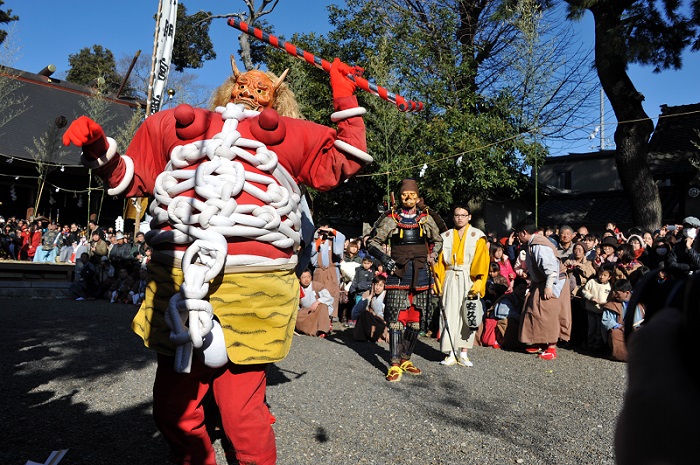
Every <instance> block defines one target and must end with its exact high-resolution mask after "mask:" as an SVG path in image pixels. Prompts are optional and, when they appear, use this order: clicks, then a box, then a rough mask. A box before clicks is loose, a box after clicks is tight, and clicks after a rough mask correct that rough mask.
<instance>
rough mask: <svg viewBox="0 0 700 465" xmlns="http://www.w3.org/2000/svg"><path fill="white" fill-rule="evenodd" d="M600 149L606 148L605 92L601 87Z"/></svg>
mask: <svg viewBox="0 0 700 465" xmlns="http://www.w3.org/2000/svg"><path fill="white" fill-rule="evenodd" d="M600 150H601V151H603V150H605V93H604V92H603V88H602V87H601V88H600Z"/></svg>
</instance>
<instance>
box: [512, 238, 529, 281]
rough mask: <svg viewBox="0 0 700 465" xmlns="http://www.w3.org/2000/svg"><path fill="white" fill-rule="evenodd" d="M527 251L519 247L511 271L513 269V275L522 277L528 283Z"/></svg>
mask: <svg viewBox="0 0 700 465" xmlns="http://www.w3.org/2000/svg"><path fill="white" fill-rule="evenodd" d="M526 260H527V252H526V251H525V248H524V247H523V248H521V249H520V250H519V251H518V256H517V258H516V259H515V266H513V271H515V275H516V276H517V277H518V278H523V279H525V280H527V282H528V284H529V283H530V277H529V276H528V274H527V261H526Z"/></svg>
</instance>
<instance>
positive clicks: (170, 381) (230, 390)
mask: <svg viewBox="0 0 700 465" xmlns="http://www.w3.org/2000/svg"><path fill="white" fill-rule="evenodd" d="M210 383H211V385H212V387H213V390H214V397H215V398H216V402H217V404H218V406H219V409H220V411H221V420H222V423H223V426H224V431H225V432H226V435H227V436H228V438H229V439H230V440H231V442H232V443H233V446H234V448H235V449H236V456H237V458H238V460H239V462H240V463H241V465H245V464H249V463H255V464H257V465H271V464H274V463H275V461H276V458H277V451H276V448H275V435H274V432H273V431H272V426H271V425H270V416H269V410H268V408H267V406H266V405H265V403H264V399H265V388H266V373H265V365H252V366H241V365H234V364H232V363H228V364H227V365H226V366H225V367H224V368H218V369H212V368H209V367H207V366H205V365H204V364H203V363H202V362H201V361H200V360H199V359H198V358H197V357H194V358H193V360H192V370H191V373H188V374H181V373H176V372H175V370H174V369H173V359H172V358H171V357H166V356H164V355H160V354H159V355H158V369H157V371H156V381H155V384H154V386H153V416H154V418H155V421H156V425H157V426H158V429H159V430H160V431H161V433H163V436H164V437H165V438H166V440H167V441H168V443H169V444H170V446H171V449H172V452H173V455H174V457H173V459H174V461H175V463H177V464H181V465H216V454H215V452H214V449H213V448H212V445H211V441H210V439H209V435H208V433H207V431H206V427H205V424H204V409H203V408H202V405H201V402H202V398H203V397H204V395H205V394H206V393H207V391H208V390H209V385H210Z"/></svg>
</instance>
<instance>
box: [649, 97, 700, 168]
mask: <svg viewBox="0 0 700 465" xmlns="http://www.w3.org/2000/svg"><path fill="white" fill-rule="evenodd" d="M698 130H700V103H694V104H690V105H679V106H673V107H669V106H667V105H662V106H661V115H660V117H659V121H658V123H657V124H656V128H655V129H654V134H653V135H652V137H651V140H650V141H649V155H648V161H649V167H650V168H651V170H652V172H653V173H654V176H655V177H656V178H662V177H674V176H681V177H690V178H692V177H693V176H694V175H696V174H697V173H698V170H697V168H695V167H694V166H693V165H692V164H691V163H690V161H689V159H690V157H692V156H695V157H697V158H700V149H698V148H697V147H696V146H694V145H693V143H692V142H693V141H694V142H695V143H697V144H700V135H698V133H697V131H698Z"/></svg>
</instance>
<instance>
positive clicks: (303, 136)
mask: <svg viewBox="0 0 700 465" xmlns="http://www.w3.org/2000/svg"><path fill="white" fill-rule="evenodd" d="M333 106H334V108H335V110H336V111H340V110H345V109H349V108H355V107H357V106H358V105H357V99H356V97H355V96H350V97H341V98H337V99H334V100H333ZM284 121H285V125H286V127H287V136H286V138H285V140H284V142H282V143H281V144H280V145H279V146H275V147H271V149H272V150H274V151H275V152H276V153H277V154H278V156H279V158H280V161H282V163H283V164H285V165H287V166H285V168H287V169H288V170H289V171H290V172H291V174H292V176H294V179H295V180H296V181H297V182H298V183H300V184H305V185H307V186H311V187H313V188H315V189H318V190H320V191H328V190H330V189H333V188H334V187H336V186H338V184H340V183H341V182H343V181H344V180H345V179H348V178H350V177H351V176H353V175H355V174H356V173H357V172H358V171H359V170H360V169H362V167H363V166H365V164H366V162H364V161H362V160H360V159H358V158H356V157H354V156H352V155H351V154H348V153H346V152H344V151H342V150H340V149H338V148H337V147H336V146H335V145H334V143H335V141H336V140H341V141H343V142H346V143H348V144H350V145H352V146H353V147H355V148H357V149H359V150H361V151H363V152H366V151H367V140H366V136H365V123H364V121H363V120H362V117H361V116H354V117H351V118H347V119H344V120H342V121H339V122H338V129H337V130H335V129H332V128H329V127H326V126H322V125H320V124H315V123H312V122H309V121H303V120H298V119H292V118H285V120H284Z"/></svg>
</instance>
